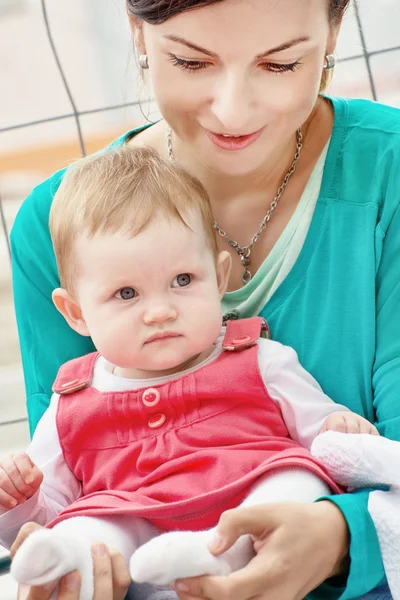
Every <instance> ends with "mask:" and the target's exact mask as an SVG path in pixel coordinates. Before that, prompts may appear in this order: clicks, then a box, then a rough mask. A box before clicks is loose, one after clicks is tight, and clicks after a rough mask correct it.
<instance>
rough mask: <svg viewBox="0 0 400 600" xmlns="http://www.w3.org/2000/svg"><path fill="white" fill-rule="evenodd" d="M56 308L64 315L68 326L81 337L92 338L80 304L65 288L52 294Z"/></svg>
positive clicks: (58, 289)
mask: <svg viewBox="0 0 400 600" xmlns="http://www.w3.org/2000/svg"><path fill="white" fill-rule="evenodd" d="M52 298H53V302H54V306H55V307H56V309H57V310H58V311H59V312H60V313H61V314H62V316H63V317H64V319H65V320H66V321H67V323H68V325H69V326H70V327H71V329H73V330H74V331H76V332H77V333H80V334H81V335H85V336H90V333H89V331H88V328H87V325H86V321H85V319H84V318H83V315H82V310H81V307H80V306H79V304H78V302H77V301H76V300H75V299H74V298H73V296H71V294H70V293H69V292H67V290H65V289H64V288H57V289H55V290H54V292H53V294H52Z"/></svg>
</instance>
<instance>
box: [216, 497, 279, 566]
mask: <svg viewBox="0 0 400 600" xmlns="http://www.w3.org/2000/svg"><path fill="white" fill-rule="evenodd" d="M275 522H276V519H275V511H274V510H273V505H272V504H270V505H263V506H252V507H248V508H234V509H233V510H227V511H226V512H224V513H223V514H222V515H221V518H220V520H219V523H218V525H217V528H216V530H215V534H214V537H213V539H212V540H211V542H210V543H209V544H208V549H209V550H210V552H211V553H212V554H214V555H216V556H217V555H218V554H222V553H223V552H226V550H228V549H229V548H230V547H231V546H233V544H234V543H235V542H236V541H237V540H238V538H240V536H241V535H245V534H250V535H252V536H253V537H254V538H260V537H263V536H264V535H265V534H266V533H268V532H269V531H271V529H273V528H274V525H275Z"/></svg>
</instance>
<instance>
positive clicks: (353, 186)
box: [12, 0, 400, 600]
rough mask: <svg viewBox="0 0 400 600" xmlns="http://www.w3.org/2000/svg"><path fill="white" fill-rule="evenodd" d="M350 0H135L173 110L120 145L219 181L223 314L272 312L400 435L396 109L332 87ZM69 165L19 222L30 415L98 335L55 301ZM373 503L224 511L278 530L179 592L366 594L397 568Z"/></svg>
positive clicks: (282, 333) (218, 595)
mask: <svg viewBox="0 0 400 600" xmlns="http://www.w3.org/2000/svg"><path fill="white" fill-rule="evenodd" d="M348 1H349V0H246V1H244V0H128V1H127V8H128V14H129V18H130V23H131V27H132V31H133V33H134V37H135V42H136V48H137V51H138V54H139V55H140V61H139V62H140V65H141V67H142V68H143V69H149V72H150V75H151V79H152V83H153V88H154V93H155V97H156V100H157V102H158V106H159V108H160V111H161V114H162V115H163V117H164V120H162V121H160V122H159V123H157V124H156V125H154V126H151V127H150V126H148V127H146V128H142V129H140V130H134V131H130V132H128V133H127V134H126V135H125V136H123V137H122V138H121V139H119V140H117V142H115V143H117V144H121V143H124V144H132V145H135V146H136V145H138V146H142V145H150V146H152V147H153V148H155V149H156V150H157V151H158V152H159V153H160V154H161V155H164V156H169V158H170V159H174V160H177V161H178V162H179V163H181V164H182V165H183V166H185V167H186V168H187V169H188V170H190V171H191V172H192V173H193V174H195V175H196V176H197V177H198V178H199V179H200V180H201V181H202V183H203V184H204V186H205V187H206V189H207V191H208V193H209V195H210V198H211V203H212V207H213V211H214V216H215V220H216V228H217V230H218V232H219V233H220V234H221V235H220V236H219V237H218V242H219V246H220V249H221V250H222V249H224V250H227V249H228V250H230V252H231V254H232V257H233V263H234V268H233V272H232V277H231V280H230V285H229V292H228V293H227V295H226V297H225V299H224V305H225V309H226V312H230V313H232V311H236V314H240V315H241V316H249V315H253V314H257V313H259V314H262V315H263V316H264V317H266V318H267V320H268V321H269V324H270V326H271V330H272V335H273V337H274V338H275V339H277V340H279V341H281V342H283V343H284V344H288V345H291V346H294V348H295V349H296V350H297V352H298V354H299V356H300V360H301V361H302V363H303V365H304V366H305V367H306V368H307V369H308V370H309V371H311V373H312V374H313V375H314V376H315V377H316V379H317V380H318V381H319V382H320V384H321V385H322V387H323V388H324V390H325V391H326V393H327V394H329V395H330V396H331V397H332V398H333V399H334V400H336V401H338V402H339V401H340V402H341V403H343V404H346V405H347V406H348V407H349V408H350V409H352V410H353V411H356V412H358V413H360V414H362V415H364V416H365V417H367V418H368V419H370V420H371V421H376V422H377V424H378V427H379V429H380V432H381V433H382V434H383V435H386V436H388V437H391V438H393V439H400V395H399V393H398V389H399V383H400V316H399V306H400V262H399V255H400V235H399V231H400V210H398V206H399V200H400V112H399V111H398V110H396V109H392V108H389V107H385V106H381V105H378V104H373V103H370V102H367V101H346V100H344V99H338V98H335V99H333V98H328V97H326V96H322V95H320V92H321V91H323V90H324V89H325V86H326V83H327V80H328V77H329V72H330V69H331V68H332V67H333V65H334V57H333V56H332V55H333V52H334V50H335V45H336V39H337V35H338V32H339V27H340V23H341V19H342V17H343V14H344V11H345V9H346V7H347V4H348ZM294 165H295V166H296V168H295V171H294V172H293V167H294ZM290 175H291V176H290ZM62 176H63V172H59V173H56V174H55V175H54V176H53V177H51V178H50V179H49V180H47V181H46V182H44V183H43V184H42V185H40V186H39V187H37V188H36V189H35V190H34V191H33V192H32V194H31V196H30V197H29V198H28V199H27V201H26V202H25V203H24V205H23V207H22V209H21V210H20V212H19V215H18V217H17V220H16V222H15V225H14V228H13V231H12V250H13V269H14V290H15V305H16V311H17V319H18V326H19V333H20V340H21V348H22V356H23V363H24V370H25V377H26V387H27V395H28V411H29V419H30V426H31V429H32V430H33V429H34V428H35V426H36V424H37V421H38V419H39V418H40V416H41V415H42V414H43V412H44V410H45V409H46V407H47V406H48V403H49V396H50V393H51V384H52V381H53V379H54V377H55V374H56V371H57V369H58V367H59V365H60V364H61V363H63V362H65V361H66V360H68V359H70V358H72V357H75V356H78V355H82V354H84V353H86V352H89V351H91V350H92V345H91V342H90V340H88V339H84V338H81V337H77V336H76V334H75V333H73V332H72V330H70V329H69V328H68V326H67V325H66V323H65V322H64V321H63V319H62V317H61V316H60V315H59V313H58V312H57V311H56V309H55V308H54V307H53V305H52V303H51V292H52V290H53V289H54V288H55V287H57V286H58V285H59V281H58V273H57V269H56V264H55V259H54V255H53V251H52V246H51V241H50V237H49V231H48V213H49V207H50V204H51V201H52V197H53V194H54V192H55V190H56V189H57V186H58V184H59V182H60V179H61V178H62ZM282 181H284V184H283V185H282V187H281V184H282ZM367 502H368V491H361V492H358V493H356V494H351V495H349V494H344V495H343V496H338V497H334V498H330V499H328V500H325V501H322V502H320V503H317V504H315V505H313V506H310V507H305V506H304V505H295V504H294V505H292V506H291V507H290V510H289V509H288V507H287V506H282V507H279V506H278V507H277V508H276V507H265V508H264V509H263V510H262V511H261V512H259V513H257V515H256V517H257V519H256V521H254V515H252V516H251V515H250V517H249V515H247V514H246V513H243V512H241V511H236V512H235V511H234V513H233V514H232V513H230V514H228V517H227V520H226V521H225V529H226V532H227V535H228V537H229V536H230V537H232V536H234V534H235V531H238V530H240V529H242V530H243V529H248V530H251V531H252V532H253V533H255V534H256V535H258V534H259V535H260V536H261V534H262V533H263V532H265V531H268V532H269V533H270V534H271V535H269V537H268V539H267V540H266V542H265V544H264V546H263V548H262V550H260V554H259V558H258V562H254V563H252V564H250V566H249V567H248V568H247V569H245V570H244V571H243V572H241V573H240V575H237V574H236V578H235V575H233V576H231V578H221V579H214V578H200V579H198V580H192V581H188V582H183V584H184V586H186V591H185V587H184V588H183V589H182V590H181V591H180V594H181V598H184V599H185V600H186V599H193V598H203V597H206V598H210V599H211V600H222V599H224V598H232V599H234V600H247V599H248V598H258V599H265V600H267V599H268V600H269V599H270V598H271V599H272V598H273V599H274V600H275V598H279V600H297V599H300V598H303V597H304V596H305V595H306V594H307V593H308V592H309V591H311V590H312V589H314V588H316V587H317V586H318V585H319V584H320V583H321V582H324V581H325V583H324V584H323V585H321V586H320V587H318V589H317V590H316V592H315V595H316V596H318V597H320V598H322V599H327V598H333V597H336V598H338V597H341V598H343V599H345V598H356V597H361V596H362V595H363V594H366V593H368V592H369V591H370V590H373V589H374V588H376V587H377V586H379V585H382V584H383V583H384V571H383V567H382V561H381V558H380V553H379V546H378V541H377V536H376V532H375V529H374V526H373V523H372V521H371V518H370V517H369V514H368V510H367ZM186 584H187V585H186ZM31 594H33V591H32V592H31ZM372 596H373V597H376V598H378V597H381V596H379V595H378V593H375V595H374V594H372ZM31 597H32V598H33V597H34V596H33V595H32V596H31ZM37 597H39V596H37ZM40 597H41V598H42V597H43V598H45V596H40ZM385 597H387V596H385ZM65 598H67V596H65ZM71 598H72V596H71ZM99 598H100V596H99Z"/></svg>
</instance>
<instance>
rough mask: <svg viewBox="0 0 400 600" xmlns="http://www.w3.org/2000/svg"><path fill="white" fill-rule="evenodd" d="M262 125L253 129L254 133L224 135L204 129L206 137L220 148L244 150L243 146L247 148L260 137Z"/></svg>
mask: <svg viewBox="0 0 400 600" xmlns="http://www.w3.org/2000/svg"><path fill="white" fill-rule="evenodd" d="M264 129H265V128H264V127H263V128H262V129H259V130H258V131H255V132H254V133H250V134H248V135H239V136H236V135H234V136H233V135H232V136H225V135H222V134H220V133H214V132H213V131H208V130H206V133H207V136H208V139H209V140H211V142H212V143H213V144H214V145H215V146H217V147H218V148H221V149H222V150H230V151H232V150H244V148H248V147H249V146H251V144H254V142H255V141H256V140H258V138H259V137H260V135H261V134H262V132H263V131H264Z"/></svg>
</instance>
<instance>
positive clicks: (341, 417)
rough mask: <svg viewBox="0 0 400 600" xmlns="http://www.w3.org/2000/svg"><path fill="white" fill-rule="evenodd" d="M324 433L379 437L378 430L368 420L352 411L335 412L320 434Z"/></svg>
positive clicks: (327, 420)
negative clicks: (360, 434) (362, 434)
mask: <svg viewBox="0 0 400 600" xmlns="http://www.w3.org/2000/svg"><path fill="white" fill-rule="evenodd" d="M324 431H340V432H341V433H369V434H370V435H379V432H378V430H377V428H376V427H375V426H374V425H372V423H370V422H369V421H367V419H364V418H363V417H360V415H357V414H355V413H353V412H351V411H347V410H344V411H339V412H334V413H332V414H331V415H329V417H328V418H327V419H326V421H325V423H324V424H323V426H322V428H321V431H320V433H323V432H324Z"/></svg>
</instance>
